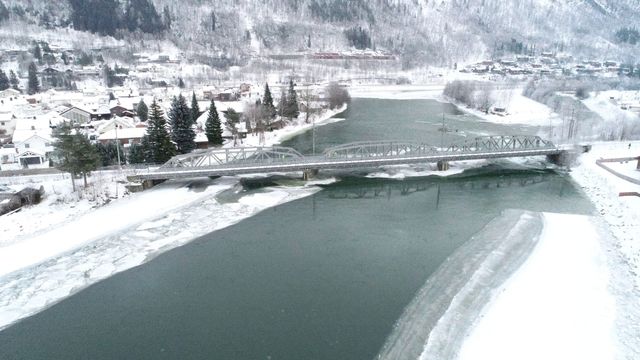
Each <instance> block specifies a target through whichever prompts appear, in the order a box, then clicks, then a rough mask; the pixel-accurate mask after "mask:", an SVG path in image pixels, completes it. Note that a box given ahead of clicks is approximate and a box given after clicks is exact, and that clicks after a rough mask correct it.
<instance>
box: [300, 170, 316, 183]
mask: <svg viewBox="0 0 640 360" xmlns="http://www.w3.org/2000/svg"><path fill="white" fill-rule="evenodd" d="M316 175H318V169H305V170H303V171H302V180H304V181H309V180H311V179H313V178H314V177H316Z"/></svg>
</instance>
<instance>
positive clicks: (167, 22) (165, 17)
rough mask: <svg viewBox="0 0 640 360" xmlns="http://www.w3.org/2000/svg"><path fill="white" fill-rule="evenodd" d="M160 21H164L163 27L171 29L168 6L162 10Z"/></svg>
mask: <svg viewBox="0 0 640 360" xmlns="http://www.w3.org/2000/svg"><path fill="white" fill-rule="evenodd" d="M162 19H163V21H164V27H165V28H167V29H171V21H172V19H171V10H169V5H165V6H164V9H162Z"/></svg>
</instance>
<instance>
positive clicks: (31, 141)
mask: <svg viewBox="0 0 640 360" xmlns="http://www.w3.org/2000/svg"><path fill="white" fill-rule="evenodd" d="M15 145H16V150H17V151H18V155H17V157H16V158H17V162H18V163H20V165H21V166H22V167H27V168H48V167H49V161H48V159H49V157H50V155H51V153H52V152H53V139H51V138H49V137H47V138H45V137H42V136H40V135H33V136H31V137H29V138H28V139H25V140H24V141H22V142H19V143H15Z"/></svg>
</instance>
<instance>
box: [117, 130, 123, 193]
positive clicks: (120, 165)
mask: <svg viewBox="0 0 640 360" xmlns="http://www.w3.org/2000/svg"><path fill="white" fill-rule="evenodd" d="M116 154H118V170H119V171H118V175H120V173H121V172H122V164H121V163H120V140H118V123H116ZM117 198H118V180H116V199H117Z"/></svg>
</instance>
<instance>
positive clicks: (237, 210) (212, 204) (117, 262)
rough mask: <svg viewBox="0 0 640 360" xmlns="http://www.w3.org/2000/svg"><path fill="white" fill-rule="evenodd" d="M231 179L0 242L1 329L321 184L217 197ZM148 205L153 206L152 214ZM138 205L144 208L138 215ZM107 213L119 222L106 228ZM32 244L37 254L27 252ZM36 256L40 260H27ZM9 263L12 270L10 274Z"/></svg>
mask: <svg viewBox="0 0 640 360" xmlns="http://www.w3.org/2000/svg"><path fill="white" fill-rule="evenodd" d="M236 184H237V180H236V179H233V178H226V179H219V180H216V181H211V180H209V179H201V180H194V181H191V182H186V183H185V182H182V183H167V184H163V185H160V186H158V187H157V188H154V189H152V190H149V191H148V192H145V193H142V194H140V195H141V196H135V195H134V196H132V197H131V198H129V199H128V200H125V201H122V202H120V203H117V204H113V206H107V207H104V208H102V209H99V210H96V211H94V212H92V213H90V214H89V215H87V217H86V218H80V219H78V220H77V221H75V222H72V223H69V224H67V225H65V226H63V227H61V228H58V229H54V230H53V231H52V232H51V233H45V234H43V235H42V239H44V240H47V239H48V240H49V241H48V243H46V244H44V243H42V242H38V243H37V244H36V243H35V241H36V240H39V239H40V238H39V237H37V238H34V239H32V240H30V241H26V242H23V243H20V244H19V245H20V246H19V247H16V248H10V249H9V250H10V251H7V252H5V249H3V251H2V254H1V255H2V257H3V261H7V263H6V264H4V263H3V267H2V270H3V271H4V272H5V275H4V277H2V278H1V280H2V281H1V282H0V328H2V327H4V326H7V325H10V324H11V323H13V322H15V321H17V320H19V319H21V318H23V317H25V316H29V315H32V314H34V313H36V312H38V311H41V310H42V309H44V308H46V307H48V306H50V305H52V304H54V303H55V302H57V301H60V300H62V299H63V298H65V297H67V296H69V295H72V294H73V293H75V292H78V291H80V290H81V289H82V288H84V287H86V286H88V285H90V284H92V283H95V282H97V281H100V280H102V279H104V278H107V277H109V276H111V275H113V274H115V273H118V272H121V271H124V270H127V269H129V268H132V267H134V266H137V265H140V264H142V263H144V262H146V261H149V260H150V259H152V258H153V257H155V256H157V255H159V254H160V253H162V252H165V251H167V250H170V249H172V248H175V247H177V246H180V245H183V244H185V243H187V242H190V241H191V240H193V239H195V238H197V237H200V236H203V235H205V234H208V233H211V232H213V231H215V230H219V229H222V228H224V227H227V226H230V225H232V224H235V223H237V222H239V221H241V220H243V219H246V218H248V217H250V216H253V215H255V214H257V213H258V212H260V211H262V210H265V209H267V208H270V207H273V206H277V205H279V204H282V203H285V202H288V201H292V200H295V199H299V198H301V197H304V196H308V195H311V194H313V193H314V192H315V191H318V190H319V188H317V187H314V186H308V187H306V186H303V187H286V188H284V187H277V188H267V189H265V191H264V192H259V193H253V194H248V195H246V196H241V197H240V198H239V199H238V200H237V201H235V202H224V203H222V202H219V201H218V200H216V198H215V195H216V194H219V193H221V192H222V191H225V190H230V189H232V188H233V187H234V186H236ZM136 195H137V194H136ZM169 200H171V202H170V203H169ZM159 204H166V205H165V206H164V207H163V206H158V205H159ZM141 206H142V208H141ZM149 209H155V210H153V211H152V212H151V213H149ZM168 209H170V210H168ZM139 211H141V212H142V214H145V213H147V214H148V215H146V216H144V215H142V216H141V215H140V214H139V213H138V212H139ZM152 214H162V215H159V216H158V215H156V216H152ZM105 219H110V221H111V222H121V224H120V226H119V227H118V226H113V227H111V226H110V225H112V224H110V223H109V222H106V221H105ZM94 227H96V228H95V229H94ZM94 230H95V231H98V233H95V232H93V231H94ZM52 234H54V235H55V236H54V235H52ZM54 239H55V240H56V241H52V240H54ZM22 244H24V245H22ZM34 247H35V248H34ZM38 247H42V250H38ZM31 250H33V252H34V253H35V255H31V254H29V252H31ZM65 250H66V252H64V253H63V251H65ZM22 251H26V252H27V253H24V252H22ZM10 255H11V256H12V257H11V256H10ZM12 259H14V260H12ZM36 260H43V262H40V263H39V264H38V265H37V266H32V265H33V264H35V261H36ZM10 265H11V266H12V267H10ZM10 269H13V270H14V271H13V272H12V273H10V274H8V275H7V271H8V270H10Z"/></svg>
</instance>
